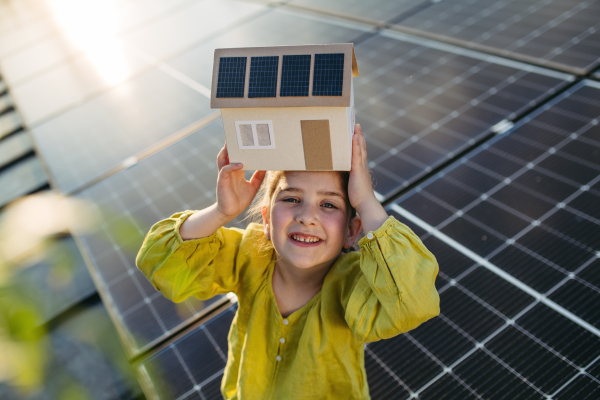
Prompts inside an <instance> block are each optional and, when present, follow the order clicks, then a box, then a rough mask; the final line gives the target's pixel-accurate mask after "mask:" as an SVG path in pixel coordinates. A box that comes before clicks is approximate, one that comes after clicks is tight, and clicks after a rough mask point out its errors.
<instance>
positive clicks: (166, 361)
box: [137, 305, 237, 400]
mask: <svg viewBox="0 0 600 400" xmlns="http://www.w3.org/2000/svg"><path fill="white" fill-rule="evenodd" d="M236 311H237V306H236V305H232V306H229V308H227V309H225V310H224V311H222V312H220V313H219V314H218V315H217V316H215V317H213V318H212V319H210V320H208V321H207V322H205V323H203V324H201V325H199V326H198V327H196V328H195V329H192V330H191V331H190V332H188V333H186V334H185V335H184V336H182V337H180V338H178V339H176V340H174V341H173V342H172V343H170V344H169V345H168V346H165V347H164V348H162V349H160V350H159V351H157V352H156V353H155V354H153V355H152V356H150V357H148V358H146V359H144V360H143V361H142V362H140V363H139V364H138V365H137V368H138V369H139V370H140V371H141V372H142V374H143V375H144V376H146V377H147V381H146V382H144V381H143V382H142V384H144V383H146V384H147V385H148V386H150V387H152V391H153V392H154V393H156V394H157V397H158V398H160V399H180V400H184V399H186V400H191V399H203V400H205V399H222V398H223V397H222V396H221V379H222V377H223V370H224V368H225V363H226V362H227V350H228V344H227V334H228V332H229V327H230V326H231V322H232V321H233V317H234V316H235V313H236Z"/></svg>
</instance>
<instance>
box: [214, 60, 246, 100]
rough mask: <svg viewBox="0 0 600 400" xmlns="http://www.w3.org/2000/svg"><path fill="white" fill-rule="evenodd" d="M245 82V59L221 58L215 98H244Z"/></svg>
mask: <svg viewBox="0 0 600 400" xmlns="http://www.w3.org/2000/svg"><path fill="white" fill-rule="evenodd" d="M245 82H246V57H221V60H220V61H219V78H218V81H217V98H221V97H244V84H245Z"/></svg>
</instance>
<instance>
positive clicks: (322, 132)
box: [210, 43, 358, 171]
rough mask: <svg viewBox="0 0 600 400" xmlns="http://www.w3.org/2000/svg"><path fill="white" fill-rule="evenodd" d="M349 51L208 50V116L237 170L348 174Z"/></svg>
mask: <svg viewBox="0 0 600 400" xmlns="http://www.w3.org/2000/svg"><path fill="white" fill-rule="evenodd" d="M353 76H358V67H357V65H356V58H355V56H354V46H353V45H352V44H351V43H344V44H327V45H304V46H276V47H250V48H237V49H217V50H215V60H214V66H213V78H212V92H211V100H210V106H211V108H220V109H221V116H222V118H223V127H224V129H225V139H226V141H227V150H228V152H229V160H230V162H241V163H243V164H244V169H245V170H259V169H260V170H285V171H303V170H309V171H328V170H340V171H349V170H350V160H351V150H352V147H351V144H352V135H353V133H354V131H353V127H354V93H353V88H352V77H353Z"/></svg>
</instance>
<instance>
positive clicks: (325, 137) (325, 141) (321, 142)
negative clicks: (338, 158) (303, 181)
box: [300, 119, 333, 171]
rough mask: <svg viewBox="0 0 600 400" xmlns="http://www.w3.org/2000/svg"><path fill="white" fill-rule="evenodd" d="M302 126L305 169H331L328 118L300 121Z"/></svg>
mask: <svg viewBox="0 0 600 400" xmlns="http://www.w3.org/2000/svg"><path fill="white" fill-rule="evenodd" d="M300 123H301V126H302V144H303V146H304V162H305V164H306V170H307V171H331V170H332V169H333V159H332V156H331V137H330V133H329V120H327V119H324V120H309V121H300Z"/></svg>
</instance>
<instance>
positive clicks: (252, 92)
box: [248, 56, 279, 98]
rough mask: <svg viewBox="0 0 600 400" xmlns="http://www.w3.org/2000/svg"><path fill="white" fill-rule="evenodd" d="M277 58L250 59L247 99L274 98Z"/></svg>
mask: <svg viewBox="0 0 600 400" xmlns="http://www.w3.org/2000/svg"><path fill="white" fill-rule="evenodd" d="M278 68H279V56H267V57H252V58H251V59H250V82H249V84H248V97H249V98H255V97H275V96H276V94H277V70H278Z"/></svg>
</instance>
